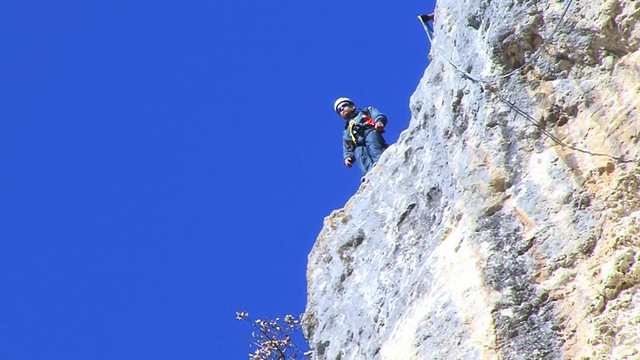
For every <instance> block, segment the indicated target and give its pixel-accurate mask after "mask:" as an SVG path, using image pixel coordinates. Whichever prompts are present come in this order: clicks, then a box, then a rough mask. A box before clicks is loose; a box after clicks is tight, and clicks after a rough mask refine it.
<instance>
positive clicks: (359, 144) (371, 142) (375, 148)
mask: <svg viewBox="0 0 640 360" xmlns="http://www.w3.org/2000/svg"><path fill="white" fill-rule="evenodd" d="M333 109H334V110H335V111H336V113H338V115H340V117H341V118H343V119H344V120H345V125H344V132H343V134H342V159H343V161H344V165H345V166H346V167H348V168H350V167H352V166H353V163H354V162H355V163H357V164H358V168H360V171H361V172H362V175H366V174H367V173H368V172H369V170H371V168H372V167H373V166H374V165H375V164H376V163H377V162H378V159H380V155H382V152H383V151H384V150H385V149H386V148H387V147H388V145H387V143H386V142H385V141H384V138H383V137H382V133H383V132H384V127H385V126H386V125H387V117H386V116H385V115H384V114H383V113H381V112H380V110H378V109H376V108H374V107H373V106H367V107H366V108H364V109H357V108H356V105H355V103H354V102H353V101H351V99H349V98H346V97H341V98H338V99H337V100H336V101H335V103H334V104H333Z"/></svg>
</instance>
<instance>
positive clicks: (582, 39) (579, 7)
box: [304, 0, 640, 360]
mask: <svg viewBox="0 0 640 360" xmlns="http://www.w3.org/2000/svg"><path fill="white" fill-rule="evenodd" d="M639 22H640V2H638V1H635V0H602V1H577V0H573V1H572V0H564V2H559V1H557V0H492V1H484V0H441V1H439V3H438V8H437V9H436V22H435V24H434V25H435V36H434V42H433V46H432V51H431V54H430V57H431V60H432V61H431V63H430V65H429V66H428V68H427V69H426V71H425V73H424V77H423V78H422V80H421V82H420V85H419V86H418V88H417V90H416V92H415V93H414V95H413V96H412V98H411V102H410V106H411V109H412V119H411V123H410V126H409V128H408V129H407V130H406V131H404V132H403V133H402V135H401V137H400V139H399V141H398V143H397V144H394V145H393V146H391V147H390V148H389V149H388V150H387V151H386V152H385V153H384V154H383V157H382V158H381V160H380V162H379V164H378V166H376V167H375V168H374V170H373V171H372V172H371V173H370V174H369V175H368V176H367V177H368V181H367V182H366V183H364V184H363V185H362V186H361V188H360V189H359V191H358V192H357V193H356V194H355V195H354V196H353V198H352V199H351V200H350V201H349V202H348V203H347V204H346V206H345V207H344V208H343V209H340V210H337V211H334V212H333V213H332V214H331V215H330V216H328V217H327V218H326V219H325V224H324V228H323V230H322V231H321V233H320V234H319V236H318V239H317V241H316V243H315V246H314V248H313V250H312V252H311V254H310V255H309V266H308V273H307V279H308V302H307V310H306V313H305V317H304V329H305V335H306V336H307V339H308V340H309V342H310V344H311V346H312V347H313V349H314V359H332V360H333V359H402V360H405V359H639V358H640V346H639V345H638V344H640V330H639V329H640V296H639V295H640V294H638V292H639V289H640V171H639V169H638V165H639V163H638V161H639V159H640V146H639V144H638V141H639V140H640V52H639V51H638V49H639V48H640V25H638V24H639Z"/></svg>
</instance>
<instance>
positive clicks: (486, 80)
mask: <svg viewBox="0 0 640 360" xmlns="http://www.w3.org/2000/svg"><path fill="white" fill-rule="evenodd" d="M572 2H573V0H569V1H568V2H567V6H565V8H564V11H563V13H562V16H561V17H560V22H559V23H558V25H556V27H555V28H554V29H553V31H552V32H551V36H549V40H548V41H550V40H551V38H552V37H553V36H554V35H555V33H556V31H557V30H558V29H559V28H560V26H561V25H563V24H564V21H565V17H566V14H567V12H568V11H569V7H570V6H571V4H572ZM418 19H420V22H421V23H422V26H423V27H424V30H425V32H426V33H427V37H428V38H429V42H430V43H431V45H432V50H433V51H434V52H435V53H436V55H438V56H439V57H440V58H442V59H443V60H444V61H445V62H447V63H448V64H449V65H451V67H453V68H454V69H455V70H456V71H457V72H458V73H460V75H462V76H463V77H464V78H467V79H469V80H471V81H472V82H474V83H476V84H478V85H480V86H481V87H482V86H483V85H484V86H486V87H487V88H489V89H490V90H492V91H493V92H494V93H495V94H496V95H497V96H498V98H499V99H500V101H501V102H503V103H505V104H506V105H507V106H509V108H511V109H512V110H513V111H515V112H516V114H518V115H521V116H522V117H523V118H524V119H525V120H527V121H528V122H530V123H531V124H533V125H534V126H535V127H536V128H538V129H539V130H540V131H541V132H542V133H543V134H544V135H545V136H546V137H547V138H549V139H550V140H552V141H553V142H554V143H556V144H557V145H560V146H562V147H565V148H568V149H571V150H574V151H577V152H581V153H583V154H587V155H591V156H603V157H608V158H610V159H613V160H616V161H618V162H622V163H632V162H638V161H640V160H625V159H624V157H622V156H613V155H610V154H606V153H597V152H593V151H590V150H587V149H582V148H579V147H576V146H573V145H569V144H567V143H565V142H564V141H562V140H560V139H559V138H558V137H557V136H555V135H553V134H552V133H551V132H549V130H547V129H545V128H544V127H542V126H540V124H539V123H538V122H537V121H536V120H535V118H533V116H531V115H529V114H528V113H526V112H525V111H524V110H522V109H520V108H519V107H518V106H517V105H516V104H514V103H512V102H511V101H509V100H508V99H507V98H505V97H504V96H503V95H502V94H500V89H496V88H495V87H494V86H492V85H491V83H492V82H495V81H498V80H501V79H506V78H508V77H510V76H511V75H513V74H514V73H516V72H517V71H519V70H521V69H523V68H524V67H525V66H527V65H529V64H530V63H532V61H533V60H534V59H535V58H536V57H537V56H538V55H539V51H540V49H541V48H542V46H541V47H540V48H539V49H538V51H536V53H535V54H534V55H533V56H532V57H531V58H530V59H529V60H527V61H526V62H525V63H524V64H523V65H521V66H520V67H518V68H517V69H515V70H512V71H510V72H508V73H505V74H502V75H499V76H496V77H493V78H476V77H475V76H473V75H471V74H469V73H468V72H466V71H464V70H463V69H461V68H460V66H458V65H457V64H455V63H454V62H453V61H452V60H450V59H448V58H447V57H445V56H444V55H443V54H442V52H441V51H440V50H439V49H438V48H437V47H434V46H433V45H434V41H433V37H432V34H433V32H434V31H433V29H432V28H431V26H430V25H429V24H428V23H425V22H424V21H422V18H421V17H420V16H418ZM548 41H545V42H548Z"/></svg>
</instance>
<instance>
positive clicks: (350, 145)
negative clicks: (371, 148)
mask: <svg viewBox="0 0 640 360" xmlns="http://www.w3.org/2000/svg"><path fill="white" fill-rule="evenodd" d="M377 122H382V123H383V124H385V125H387V117H386V116H385V115H384V114H383V113H381V112H380V110H378V109H376V108H374V107H373V106H367V107H366V108H364V109H358V110H356V111H354V112H353V117H352V118H351V119H349V120H347V121H346V124H345V126H344V132H343V133H342V159H343V160H346V159H348V158H352V159H355V156H354V151H355V149H356V147H358V146H362V145H364V139H365V138H366V136H367V134H369V132H371V131H375V130H374V125H375V123H377ZM354 140H355V141H354Z"/></svg>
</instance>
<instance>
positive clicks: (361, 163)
mask: <svg viewBox="0 0 640 360" xmlns="http://www.w3.org/2000/svg"><path fill="white" fill-rule="evenodd" d="M386 148H387V144H386V143H385V141H384V138H383V137H382V134H380V133H379V132H377V131H375V130H372V131H369V132H368V133H367V134H366V135H365V138H364V141H363V144H362V145H359V146H358V147H356V149H355V156H356V163H358V168H360V171H361V172H362V175H366V174H367V173H368V172H369V170H371V168H372V167H373V165H374V164H375V163H377V162H378V160H379V159H380V155H382V152H383V151H384V149H386Z"/></svg>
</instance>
